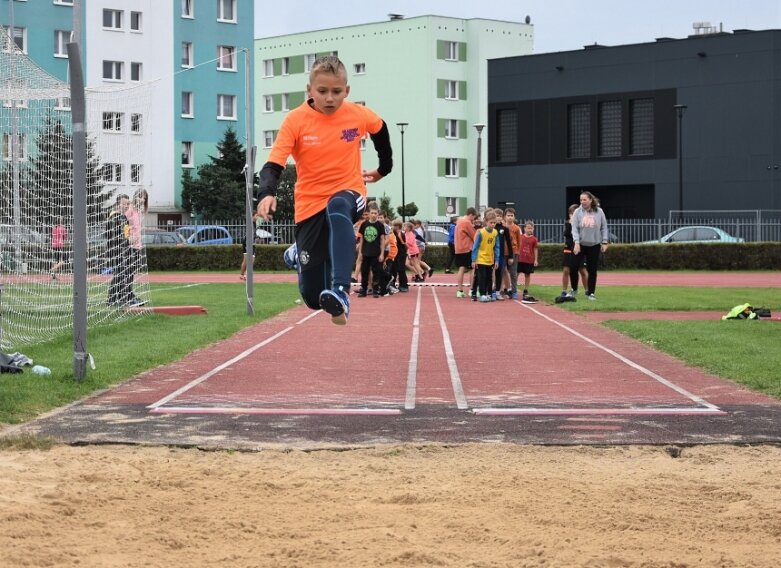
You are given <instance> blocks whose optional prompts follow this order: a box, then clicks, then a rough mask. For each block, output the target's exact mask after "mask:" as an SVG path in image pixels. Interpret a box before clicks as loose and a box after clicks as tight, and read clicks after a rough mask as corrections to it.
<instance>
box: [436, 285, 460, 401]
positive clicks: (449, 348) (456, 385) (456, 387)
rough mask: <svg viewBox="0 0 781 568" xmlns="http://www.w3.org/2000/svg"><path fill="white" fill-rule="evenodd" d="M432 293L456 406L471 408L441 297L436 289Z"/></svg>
mask: <svg viewBox="0 0 781 568" xmlns="http://www.w3.org/2000/svg"><path fill="white" fill-rule="evenodd" d="M431 293H432V294H433V295H434V303H435V304H436V306H437V315H439V327H440V328H441V329H442V341H443V343H444V344H445V356H446V357H447V366H448V369H449V370H450V382H451V383H452V385H453V394H454V395H455V397H456V406H457V407H458V408H459V409H460V410H465V409H467V408H469V404H467V401H466V396H465V395H464V386H463V385H462V384H461V375H460V374H459V373H458V365H457V364H456V357H455V354H454V353H453V344H452V343H450V333H448V331H447V324H445V316H444V315H443V314H442V306H440V304H439V297H438V296H437V291H436V289H435V288H432V289H431Z"/></svg>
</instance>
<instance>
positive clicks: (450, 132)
mask: <svg viewBox="0 0 781 568" xmlns="http://www.w3.org/2000/svg"><path fill="white" fill-rule="evenodd" d="M445 138H458V121H457V120H455V119H452V118H449V119H447V120H445Z"/></svg>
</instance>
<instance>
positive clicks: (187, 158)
mask: <svg viewBox="0 0 781 568" xmlns="http://www.w3.org/2000/svg"><path fill="white" fill-rule="evenodd" d="M182 167H184V168H192V167H193V143H192V142H182Z"/></svg>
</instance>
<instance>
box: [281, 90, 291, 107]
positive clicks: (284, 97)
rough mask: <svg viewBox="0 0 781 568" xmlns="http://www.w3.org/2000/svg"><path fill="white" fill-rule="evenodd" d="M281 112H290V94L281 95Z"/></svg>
mask: <svg viewBox="0 0 781 568" xmlns="http://www.w3.org/2000/svg"><path fill="white" fill-rule="evenodd" d="M281 110H282V111H288V110H290V93H282V109H281Z"/></svg>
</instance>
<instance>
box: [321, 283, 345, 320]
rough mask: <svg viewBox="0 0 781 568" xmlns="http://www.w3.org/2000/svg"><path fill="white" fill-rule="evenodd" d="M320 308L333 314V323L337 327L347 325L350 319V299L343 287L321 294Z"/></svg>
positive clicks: (324, 291)
mask: <svg viewBox="0 0 781 568" xmlns="http://www.w3.org/2000/svg"><path fill="white" fill-rule="evenodd" d="M320 307H321V308H323V310H324V311H326V312H328V313H329V314H331V321H332V322H334V323H335V324H336V325H345V324H346V323H347V318H348V317H350V297H349V296H348V295H347V292H345V291H344V288H342V287H341V286H340V287H339V288H338V289H336V290H323V291H322V292H320Z"/></svg>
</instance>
